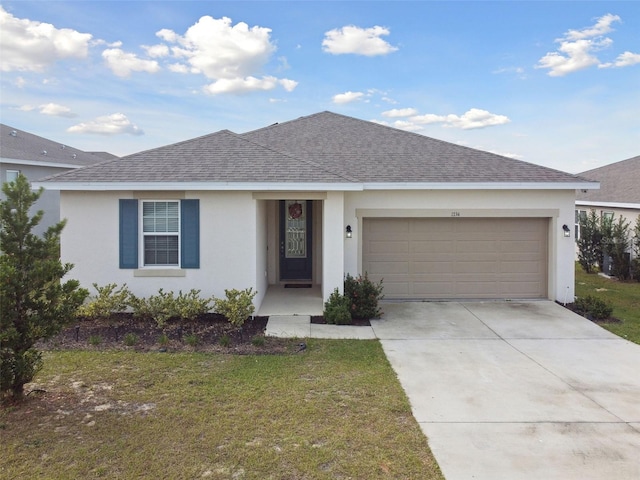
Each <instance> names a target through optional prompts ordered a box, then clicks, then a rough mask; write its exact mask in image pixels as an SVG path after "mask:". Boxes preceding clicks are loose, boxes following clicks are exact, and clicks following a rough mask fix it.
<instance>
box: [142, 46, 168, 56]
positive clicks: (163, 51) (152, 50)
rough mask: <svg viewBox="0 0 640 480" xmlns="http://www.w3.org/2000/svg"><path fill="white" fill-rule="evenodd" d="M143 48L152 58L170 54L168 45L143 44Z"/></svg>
mask: <svg viewBox="0 0 640 480" xmlns="http://www.w3.org/2000/svg"><path fill="white" fill-rule="evenodd" d="M142 48H143V49H144V50H145V52H147V55H149V56H150V57H151V58H162V57H166V56H168V55H169V47H167V46H166V45H162V44H161V45H151V46H148V45H143V46H142Z"/></svg>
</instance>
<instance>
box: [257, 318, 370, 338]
mask: <svg viewBox="0 0 640 480" xmlns="http://www.w3.org/2000/svg"><path fill="white" fill-rule="evenodd" d="M265 335H266V336H267V337H279V338H334V339H353V340H374V339H375V338H377V337H376V335H375V332H374V331H373V328H372V327H356V326H354V325H316V324H313V323H311V317H310V316H309V315H272V316H270V317H269V320H268V322H267V328H266V329H265Z"/></svg>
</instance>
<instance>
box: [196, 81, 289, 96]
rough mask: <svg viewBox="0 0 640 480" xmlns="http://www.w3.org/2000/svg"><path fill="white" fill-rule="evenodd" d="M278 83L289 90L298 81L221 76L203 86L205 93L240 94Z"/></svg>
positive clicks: (270, 86) (269, 88)
mask: <svg viewBox="0 0 640 480" xmlns="http://www.w3.org/2000/svg"><path fill="white" fill-rule="evenodd" d="M278 85H281V86H282V87H284V89H285V90H287V91H288V92H290V91H291V90H293V89H294V88H295V87H296V86H297V85H298V82H295V81H293V80H288V79H286V78H285V79H278V78H276V77H262V78H256V77H251V76H249V77H246V78H221V79H220V80H216V81H215V82H213V83H212V84H210V85H207V86H205V87H204V91H205V92H206V93H210V94H211V95H218V94H221V93H234V94H242V93H248V92H253V91H256V90H263V91H267V90H273V89H274V88H276V87H277V86H278Z"/></svg>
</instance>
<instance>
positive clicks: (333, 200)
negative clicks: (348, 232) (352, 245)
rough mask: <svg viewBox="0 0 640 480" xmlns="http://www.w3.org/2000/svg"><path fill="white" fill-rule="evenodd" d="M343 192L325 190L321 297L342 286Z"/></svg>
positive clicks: (340, 288) (325, 296) (325, 298)
mask: <svg viewBox="0 0 640 480" xmlns="http://www.w3.org/2000/svg"><path fill="white" fill-rule="evenodd" d="M344 229H345V225H344V193H343V192H327V198H326V199H325V200H324V206H323V208H322V298H323V299H324V301H327V300H328V299H329V295H331V293H332V292H333V289H334V288H338V291H340V293H342V291H343V287H344V279H343V276H344V238H345V233H344V231H345V230H344Z"/></svg>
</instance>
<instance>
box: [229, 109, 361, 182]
mask: <svg viewBox="0 0 640 480" xmlns="http://www.w3.org/2000/svg"><path fill="white" fill-rule="evenodd" d="M323 113H324V112H323ZM328 113H330V112H328ZM314 115H318V114H317V113H316V114H314ZM310 116H312V115H310ZM300 118H305V117H300ZM291 121H295V120H291ZM284 123H289V122H284ZM284 123H283V124H278V123H274V124H273V125H269V126H268V127H263V128H271V127H275V126H277V125H284ZM259 130H262V129H259ZM255 131H257V130H252V131H251V132H247V133H253V132H255ZM236 135H238V137H240V138H242V140H244V141H245V142H248V143H252V144H254V145H258V146H259V147H261V148H264V149H265V150H269V151H271V152H275V153H278V154H279V155H284V156H286V157H288V158H291V159H293V160H297V161H298V162H303V163H306V164H307V165H310V166H312V167H315V168H317V169H318V170H320V171H322V172H326V173H330V174H331V175H335V176H336V177H340V178H343V179H345V180H347V181H349V182H356V183H358V182H360V180H359V179H357V178H355V177H351V176H349V175H345V174H342V173H337V172H334V171H331V170H329V169H328V168H326V167H323V166H322V165H320V164H318V163H316V162H314V161H313V160H306V159H304V158H300V157H297V156H295V155H292V154H290V153H288V152H282V151H280V150H276V149H275V148H273V147H271V146H269V145H265V144H263V143H260V142H256V141H255V140H251V139H249V138H245V137H244V134H236Z"/></svg>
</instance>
